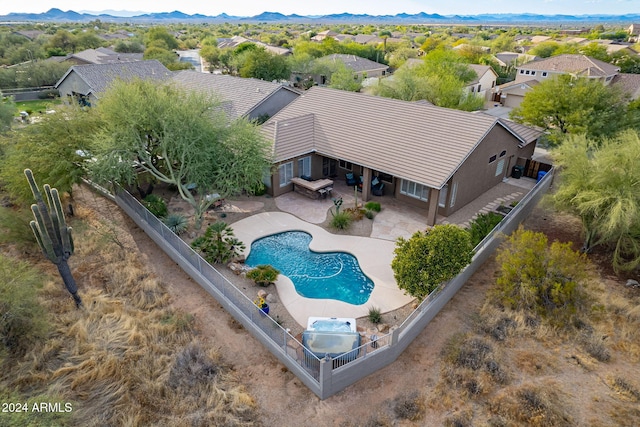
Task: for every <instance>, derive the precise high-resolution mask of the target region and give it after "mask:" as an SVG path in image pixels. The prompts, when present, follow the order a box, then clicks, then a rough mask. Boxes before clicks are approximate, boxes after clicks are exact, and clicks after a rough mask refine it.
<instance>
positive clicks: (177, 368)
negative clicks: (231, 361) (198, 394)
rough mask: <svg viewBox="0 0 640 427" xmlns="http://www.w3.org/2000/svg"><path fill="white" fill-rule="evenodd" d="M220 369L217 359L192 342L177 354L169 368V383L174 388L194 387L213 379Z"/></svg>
mask: <svg viewBox="0 0 640 427" xmlns="http://www.w3.org/2000/svg"><path fill="white" fill-rule="evenodd" d="M218 371H219V368H218V366H217V365H216V363H215V361H214V360H213V359H212V358H211V357H209V355H208V354H207V353H206V352H205V351H204V350H203V349H202V347H201V346H200V345H199V344H194V343H191V344H189V345H188V346H186V347H184V348H183V349H182V350H181V351H180V353H178V355H177V356H176V358H175V360H174V362H173V365H172V366H171V369H170V370H169V378H168V379H167V385H168V386H169V387H171V388H174V389H176V388H179V387H183V388H185V389H193V388H194V387H198V386H200V385H206V383H208V382H210V381H213V380H214V379H215V377H216V375H218Z"/></svg>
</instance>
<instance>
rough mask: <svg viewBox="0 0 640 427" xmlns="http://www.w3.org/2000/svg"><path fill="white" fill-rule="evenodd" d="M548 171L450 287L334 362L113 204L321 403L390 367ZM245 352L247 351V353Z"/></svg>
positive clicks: (142, 218)
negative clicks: (305, 343)
mask: <svg viewBox="0 0 640 427" xmlns="http://www.w3.org/2000/svg"><path fill="white" fill-rule="evenodd" d="M553 176H554V169H553V168H552V169H551V170H550V171H549V172H548V173H547V174H546V175H545V176H544V177H542V179H541V180H540V181H539V182H538V183H537V184H536V185H535V187H534V188H533V189H532V190H531V191H530V192H529V193H528V194H527V195H526V196H525V197H524V198H523V199H522V200H521V201H520V202H519V203H518V204H517V205H516V207H515V208H514V209H513V210H512V211H511V212H509V213H508V214H507V215H506V216H505V218H504V219H503V220H502V221H501V222H500V224H498V226H496V228H495V229H494V230H493V231H492V232H491V233H490V234H489V235H488V236H487V237H486V238H485V239H484V240H483V241H482V242H480V244H478V246H476V248H475V255H474V257H473V260H472V262H471V264H469V265H468V266H467V267H465V269H464V270H463V271H462V272H461V273H460V274H459V275H458V276H456V277H455V278H454V279H452V280H451V281H450V282H448V283H446V284H444V285H442V286H440V287H439V288H438V289H436V291H434V292H433V293H432V294H431V295H429V296H428V297H427V298H425V299H424V300H423V301H422V303H421V304H420V305H419V306H418V307H417V309H416V310H414V311H413V312H412V313H411V314H410V315H409V316H408V317H407V318H406V319H405V321H404V322H403V323H402V324H401V325H400V326H399V327H397V328H392V329H391V331H390V332H389V334H386V335H380V336H377V335H373V336H370V337H365V339H364V340H363V341H364V342H362V343H361V345H360V346H359V347H357V348H355V349H353V350H350V351H349V352H347V353H344V354H341V355H339V356H337V357H335V358H331V357H323V358H318V357H317V356H315V355H314V354H313V353H312V352H311V351H310V350H308V349H306V348H305V347H304V346H303V345H302V343H301V342H300V341H299V340H298V339H296V338H295V337H294V336H292V335H291V334H290V333H289V332H288V331H287V330H286V329H284V328H283V327H282V326H280V325H279V324H278V323H277V322H276V321H275V320H274V319H272V318H271V317H270V316H268V315H265V314H264V313H262V311H261V310H259V309H258V308H257V307H256V306H255V304H254V303H253V301H252V300H250V299H249V298H248V297H247V296H246V295H245V294H244V293H243V292H242V291H240V290H239V289H238V288H237V287H236V286H235V285H234V284H233V283H232V282H230V281H229V280H228V279H227V278H226V277H224V276H223V275H222V274H221V273H220V272H219V271H218V270H216V269H215V268H214V267H213V266H211V265H210V264H209V263H208V262H207V261H205V260H204V259H203V258H202V257H201V256H200V255H199V254H198V253H197V252H195V251H194V250H193V249H192V248H191V247H190V246H189V245H188V244H186V243H185V242H184V241H183V240H182V239H181V238H180V237H178V236H177V235H176V234H174V233H173V232H172V231H171V230H170V229H169V228H167V227H166V226H165V225H164V224H163V223H162V221H160V220H158V218H156V217H155V216H154V215H153V214H151V213H150V212H149V211H148V210H147V209H146V208H144V206H142V205H141V204H140V202H138V200H137V199H136V198H135V197H133V196H132V195H131V194H129V193H128V192H126V191H124V190H122V189H120V190H118V191H117V193H116V195H115V201H116V203H117V204H118V206H120V208H122V209H123V210H124V211H125V212H126V213H127V214H128V215H129V216H130V217H131V219H133V221H134V222H135V223H136V224H137V225H138V226H139V227H140V228H142V229H143V230H144V231H145V232H146V233H147V235H148V236H149V237H151V239H152V240H153V241H154V242H155V243H156V244H157V245H158V246H159V247H160V248H161V249H162V250H163V251H164V252H165V253H166V254H167V255H168V256H169V257H170V258H171V259H172V260H173V261H175V262H176V263H177V264H178V265H180V267H181V268H182V269H183V270H184V271H185V272H186V273H187V274H188V275H189V276H190V277H191V278H192V279H193V280H195V281H196V282H197V283H198V284H200V286H202V287H203V288H204V289H205V290H206V291H207V292H208V293H209V294H210V295H211V296H212V297H214V298H215V299H216V301H218V303H220V304H221V305H222V306H223V307H224V309H225V310H227V312H228V313H229V314H231V315H232V316H233V318H234V319H235V320H236V321H238V322H239V323H240V324H241V325H242V326H243V327H244V328H245V329H246V330H247V331H248V332H249V333H251V335H253V336H254V337H255V338H256V339H257V340H258V341H260V343H261V344H262V345H264V346H265V347H266V348H267V349H268V350H269V351H271V353H272V354H273V355H274V356H275V357H276V358H277V359H278V360H279V361H280V362H281V363H282V364H284V365H285V366H286V367H287V368H288V369H289V371H291V372H292V373H293V374H294V375H296V376H297V377H298V378H299V379H300V380H301V381H302V382H303V383H304V384H305V385H306V386H307V387H308V388H309V389H310V390H311V391H313V393H315V394H316V395H317V396H318V397H319V398H320V399H326V398H328V397H330V396H332V395H334V394H336V393H338V392H339V391H341V390H343V389H344V388H346V387H348V386H349V385H351V384H353V383H355V382H357V381H359V380H361V379H362V378H364V377H366V376H368V375H371V374H373V373H375V372H376V371H378V370H379V369H382V368H384V367H385V366H387V365H389V364H391V363H392V362H394V361H395V360H396V359H397V358H398V357H399V356H400V355H401V354H402V352H403V351H404V350H405V349H406V348H407V347H408V346H409V344H411V342H412V341H413V340H414V339H415V338H416V337H417V336H418V334H420V332H422V330H424V328H425V327H426V326H427V324H428V323H429V322H430V321H431V320H432V319H433V318H434V317H435V316H436V314H437V313H438V312H439V311H440V310H441V309H442V308H443V307H444V306H445V305H446V303H447V302H448V301H449V300H450V299H451V298H453V296H454V295H455V294H456V293H457V292H458V291H459V290H460V288H462V286H463V285H464V284H465V283H466V281H467V280H468V279H469V278H470V277H471V276H472V275H473V273H475V272H476V271H477V270H478V268H480V266H482V264H484V262H485V261H486V260H487V259H488V258H489V257H490V256H491V255H492V254H493V252H494V251H495V250H496V248H497V247H498V246H499V245H500V242H501V241H502V239H503V238H504V236H505V235H507V234H510V233H511V232H513V231H514V230H515V229H516V228H517V227H518V225H519V224H520V223H521V222H522V221H523V220H524V219H525V218H526V217H527V216H528V215H529V214H530V213H531V211H532V210H533V208H534V207H535V205H536V204H537V203H538V201H539V200H540V199H541V198H542V196H543V195H544V194H545V193H546V192H547V190H548V189H549V187H550V185H551V183H552V179H553ZM247 351H250V349H249V348H247Z"/></svg>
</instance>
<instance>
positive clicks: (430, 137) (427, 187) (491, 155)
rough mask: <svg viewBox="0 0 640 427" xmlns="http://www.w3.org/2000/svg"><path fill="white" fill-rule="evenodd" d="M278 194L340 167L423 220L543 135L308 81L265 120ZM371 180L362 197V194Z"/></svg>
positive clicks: (498, 175) (481, 186) (452, 207)
mask: <svg viewBox="0 0 640 427" xmlns="http://www.w3.org/2000/svg"><path fill="white" fill-rule="evenodd" d="M262 130H263V132H264V134H265V135H266V136H267V137H268V138H269V140H271V141H272V142H273V156H274V162H275V166H276V171H275V173H274V174H273V175H272V176H271V177H270V178H269V179H268V181H267V182H265V184H266V186H267V187H268V191H269V192H270V193H271V194H272V195H274V196H277V195H280V194H283V193H286V192H289V191H292V184H291V178H293V177H300V176H302V175H305V176H310V177H311V178H312V179H320V178H325V177H330V178H332V179H336V180H344V179H345V174H346V173H353V174H355V175H357V176H362V177H363V182H364V183H367V184H368V183H371V182H372V180H373V179H374V177H377V178H378V180H380V181H381V182H382V183H384V184H385V185H384V194H385V196H391V197H395V198H397V199H398V200H401V201H402V202H404V203H407V204H410V205H414V206H416V207H418V208H421V209H423V211H424V213H425V214H426V216H427V225H433V224H435V223H436V219H437V217H438V216H439V215H440V216H445V217H446V216H449V215H451V214H452V213H453V212H456V211H457V210H459V209H460V208H462V207H463V206H465V205H466V204H467V203H469V202H471V201H472V200H474V199H476V198H477V197H478V196H479V195H480V194H482V193H484V192H485V191H487V190H489V189H490V188H492V187H494V186H495V185H497V184H499V183H500V182H502V180H503V178H505V177H506V176H508V175H509V174H510V173H511V169H512V168H513V166H515V165H524V164H525V163H526V160H527V159H530V158H531V156H532V154H533V151H534V148H535V146H536V143H537V139H538V137H539V136H540V135H541V131H539V130H536V129H532V128H530V127H527V126H523V125H518V124H515V123H513V122H509V121H507V120H503V119H497V118H495V117H491V116H489V115H485V114H474V113H469V112H464V111H459V110H452V109H446V108H440V107H436V106H433V105H429V104H427V103H416V102H405V101H399V100H395V99H389V98H382V97H376V96H369V95H365V94H360V93H354V92H347V91H341V90H335V89H329V88H324V87H313V88H311V89H309V90H308V91H307V92H305V93H304V94H302V95H301V96H300V97H299V98H298V99H296V100H295V101H294V102H292V103H291V104H289V105H288V106H286V107H285V108H284V109H282V110H281V111H280V112H279V113H278V114H276V115H275V116H273V117H272V118H271V119H269V120H268V121H267V122H266V123H265V124H264V125H263V126H262ZM370 193H371V190H370V185H364V186H363V189H362V199H363V200H365V201H366V200H369V198H370V195H371V194H370Z"/></svg>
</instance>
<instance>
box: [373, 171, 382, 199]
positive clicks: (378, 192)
mask: <svg viewBox="0 0 640 427" xmlns="http://www.w3.org/2000/svg"><path fill="white" fill-rule="evenodd" d="M371 194H373V195H374V196H384V183H383V182H382V181H380V180H379V179H378V177H377V176H375V177H373V179H372V180H371Z"/></svg>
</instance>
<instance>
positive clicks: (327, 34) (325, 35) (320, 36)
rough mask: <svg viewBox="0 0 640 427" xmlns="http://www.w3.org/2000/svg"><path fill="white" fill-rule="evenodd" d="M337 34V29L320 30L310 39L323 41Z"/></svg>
mask: <svg viewBox="0 0 640 427" xmlns="http://www.w3.org/2000/svg"><path fill="white" fill-rule="evenodd" d="M337 35H338V33H336V32H335V31H331V30H325V31H320V32H319V33H317V34H316V35H315V36H313V37H311V39H310V40H311V41H314V42H321V41H322V40H324V39H326V38H334V37H335V36H337Z"/></svg>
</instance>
